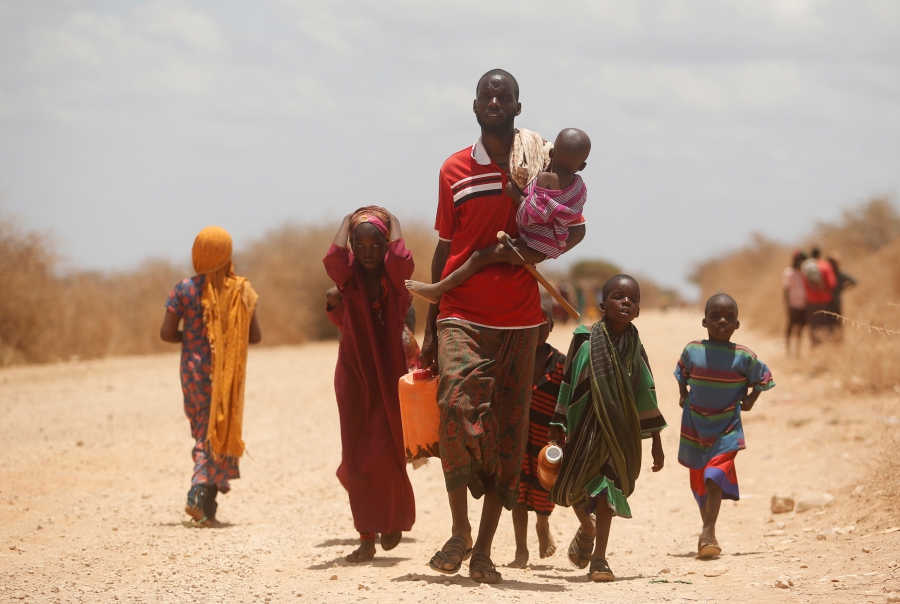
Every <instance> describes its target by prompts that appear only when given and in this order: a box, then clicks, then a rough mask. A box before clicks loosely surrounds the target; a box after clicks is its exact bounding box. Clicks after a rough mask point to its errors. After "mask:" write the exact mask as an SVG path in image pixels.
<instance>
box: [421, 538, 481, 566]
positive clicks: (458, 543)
mask: <svg viewBox="0 0 900 604" xmlns="http://www.w3.org/2000/svg"><path fill="white" fill-rule="evenodd" d="M471 555H472V548H471V547H470V548H468V549H467V548H466V541H465V539H463V538H462V537H450V538H449V539H447V543H445V544H444V547H442V548H441V549H439V550H438V551H437V552H435V554H434V555H433V556H432V557H431V560H429V561H428V566H429V567H431V570H435V571H437V572H439V573H443V574H445V575H455V574H456V573H458V572H459V569H460V567H461V566H462V563H463V562H464V561H466V560H468V559H469V556H471ZM450 556H456V557H457V558H458V561H454V560H451V559H450ZM435 559H437V560H438V563H437V564H435V563H434V561H435ZM445 564H451V565H452V566H453V568H452V569H451V570H447V569H446V568H444V565H445Z"/></svg>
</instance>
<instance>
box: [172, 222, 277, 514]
mask: <svg viewBox="0 0 900 604" xmlns="http://www.w3.org/2000/svg"><path fill="white" fill-rule="evenodd" d="M231 250H232V243H231V235H229V234H228V231H226V230H225V229H223V228H221V227H216V226H211V227H206V228H205V229H203V230H202V231H200V234H199V235H197V238H196V239H195V240H194V249H193V253H192V257H193V261H194V270H195V271H197V274H196V275H195V276H194V277H191V278H190V279H185V280H184V281H182V282H181V283H179V284H178V285H176V286H175V288H174V289H173V290H172V293H170V294H169V299H168V300H167V301H166V317H165V319H163V324H162V327H160V330H159V336H160V338H162V339H163V341H165V342H172V343H173V344H181V389H182V391H183V392H184V413H185V415H187V417H188V420H190V423H191V436H193V437H194V439H195V440H196V444H195V445H194V450H193V458H194V475H193V477H192V479H191V490H190V491H189V492H188V499H187V505H186V506H185V508H184V511H185V512H187V514H188V515H189V516H191V518H192V519H193V520H192V521H189V522H187V523H185V524H186V525H190V526H205V527H211V526H215V525H216V524H217V522H216V507H218V506H217V504H216V494H217V493H219V492H222V493H227V492H228V491H229V490H230V489H231V487H230V485H229V480H231V479H233V478H240V472H239V471H238V460H239V459H240V457H241V455H242V454H243V453H244V441H243V440H241V423H242V419H243V414H244V378H245V375H246V369H247V345H248V344H256V343H258V342H259V341H260V340H261V339H262V333H261V332H260V329H259V323H258V322H257V320H256V300H257V295H256V292H255V291H253V288H252V287H251V286H250V282H249V281H247V280H246V279H245V278H243V277H238V276H237V275H235V274H234V268H233V266H232V264H231ZM182 321H184V325H183V329H178V326H179V323H181V322H182Z"/></svg>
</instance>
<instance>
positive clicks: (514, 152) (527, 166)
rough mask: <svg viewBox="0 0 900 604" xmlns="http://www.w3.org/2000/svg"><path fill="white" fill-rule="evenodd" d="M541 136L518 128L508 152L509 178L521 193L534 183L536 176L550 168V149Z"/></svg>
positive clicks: (550, 146)
mask: <svg viewBox="0 0 900 604" xmlns="http://www.w3.org/2000/svg"><path fill="white" fill-rule="evenodd" d="M552 148H553V143H548V142H547V141H545V140H544V139H543V138H541V135H540V134H538V133H537V132H532V131H531V130H525V129H524V128H519V129H518V130H516V137H515V138H514V139H513V144H512V148H511V149H510V151H509V176H510V178H511V179H512V181H513V182H514V183H516V186H517V187H519V189H520V190H521V191H524V190H525V188H526V187H527V186H528V185H530V184H531V183H532V182H534V179H535V178H537V176H538V174H540V173H541V172H544V171H546V170H547V168H549V167H550V149H552Z"/></svg>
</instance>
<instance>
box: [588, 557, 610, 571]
mask: <svg viewBox="0 0 900 604" xmlns="http://www.w3.org/2000/svg"><path fill="white" fill-rule="evenodd" d="M596 571H600V572H602V573H611V572H612V569H611V568H610V567H609V563H608V562H607V561H606V560H604V559H603V558H595V559H594V560H591V572H592V573H593V572H596Z"/></svg>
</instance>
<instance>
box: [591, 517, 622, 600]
mask: <svg viewBox="0 0 900 604" xmlns="http://www.w3.org/2000/svg"><path fill="white" fill-rule="evenodd" d="M598 503H599V505H598V506H597V512H596V514H597V537H596V538H595V542H594V553H593V554H591V567H590V570H589V572H588V578H589V579H590V580H591V581H597V582H600V583H605V582H608V581H615V580H616V576H615V575H614V574H613V572H612V570H611V569H610V568H609V564H608V563H607V562H606V546H607V545H608V544H609V529H610V527H611V526H612V519H613V512H612V510H611V509H609V506H608V505H606V501H603V500H601V501H599V502H598Z"/></svg>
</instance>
